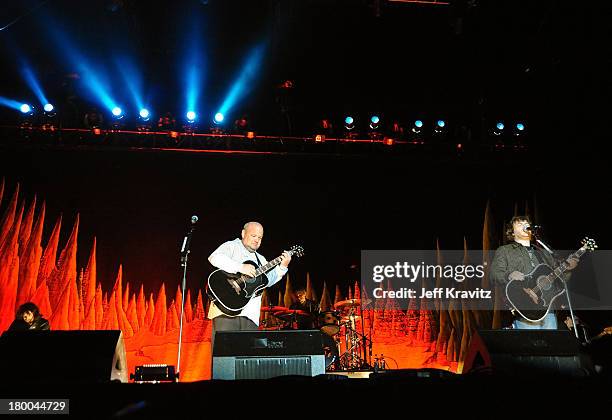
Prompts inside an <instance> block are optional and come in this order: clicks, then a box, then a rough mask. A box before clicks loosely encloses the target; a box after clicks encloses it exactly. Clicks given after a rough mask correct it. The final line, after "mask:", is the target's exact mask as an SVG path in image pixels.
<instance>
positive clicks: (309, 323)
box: [289, 289, 319, 330]
mask: <svg viewBox="0 0 612 420" xmlns="http://www.w3.org/2000/svg"><path fill="white" fill-rule="evenodd" d="M295 294H296V296H297V302H295V303H293V304H292V305H291V307H290V308H289V309H297V310H300V311H304V312H307V313H308V314H310V316H308V317H300V318H298V319H297V324H298V329H300V330H308V329H313V328H315V323H316V320H317V317H318V315H319V304H318V303H316V302H313V301H312V300H310V299H307V298H306V290H305V289H298V290H296V291H295Z"/></svg>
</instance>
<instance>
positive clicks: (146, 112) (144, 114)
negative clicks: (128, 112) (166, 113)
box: [138, 108, 151, 120]
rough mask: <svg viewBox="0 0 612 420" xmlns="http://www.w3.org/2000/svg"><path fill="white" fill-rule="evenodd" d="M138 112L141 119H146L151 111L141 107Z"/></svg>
mask: <svg viewBox="0 0 612 420" xmlns="http://www.w3.org/2000/svg"><path fill="white" fill-rule="evenodd" d="M138 114H139V115H140V118H142V119H143V120H148V119H149V117H150V116H151V113H150V112H149V110H148V109H146V108H142V109H141V110H140V112H139V113H138Z"/></svg>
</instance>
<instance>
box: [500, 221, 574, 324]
mask: <svg viewBox="0 0 612 420" xmlns="http://www.w3.org/2000/svg"><path fill="white" fill-rule="evenodd" d="M506 236H507V238H508V239H510V240H511V241H512V242H511V243H509V244H507V245H503V246H501V247H499V248H498V249H497V251H496V252H495V256H494V257H493V261H492V263H491V266H492V267H491V277H492V279H493V280H494V281H495V282H497V283H499V284H502V285H504V286H505V287H506V299H507V300H508V303H509V305H510V306H511V307H512V312H513V313H514V314H515V320H514V322H513V324H512V326H513V328H515V329H557V325H558V324H557V318H556V315H555V313H554V311H553V310H551V306H550V305H551V303H552V302H550V300H549V301H546V300H545V299H544V297H545V296H547V295H546V294H545V293H543V292H544V291H546V292H548V290H550V289H552V287H550V286H553V284H552V283H553V282H555V281H558V278H557V277H558V276H559V275H560V276H561V277H562V278H563V279H564V280H567V279H568V278H569V273H567V271H570V270H573V269H574V268H576V266H577V265H578V256H579V253H574V254H572V255H571V256H570V257H569V258H568V259H567V260H565V261H564V262H562V263H561V264H560V265H559V264H557V263H556V261H555V260H554V259H553V257H552V256H551V255H550V254H548V253H547V252H540V251H539V250H536V249H535V248H533V247H532V246H531V222H530V220H529V218H528V217H527V216H515V217H513V218H512V220H511V221H510V224H509V227H508V230H507V232H506ZM581 249H582V248H581ZM580 255H581V254H580ZM544 264H545V265H544ZM539 267H549V268H550V269H555V268H556V267H562V269H558V268H557V270H558V271H557V272H555V273H553V274H549V275H546V276H545V275H541V276H540V275H538V274H536V279H535V280H534V281H533V282H531V280H532V279H531V278H530V274H531V273H533V272H534V271H537V269H539ZM540 279H544V281H543V283H545V284H540V283H541V281H540ZM548 279H549V280H550V283H547V280H548ZM534 285H535V286H534ZM511 286H512V287H511ZM547 286H548V289H546V290H544V288H545V287H547ZM560 294H561V291H558V292H557V294H556V295H552V300H554V299H555V298H556V297H557V296H559V295H560ZM529 309H533V310H532V311H531V312H529V311H528V310H529ZM536 312H537V313H538V315H531V314H533V313H536Z"/></svg>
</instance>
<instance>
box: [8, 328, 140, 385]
mask: <svg viewBox="0 0 612 420" xmlns="http://www.w3.org/2000/svg"><path fill="white" fill-rule="evenodd" d="M0 360H2V362H3V363H4V369H3V373H4V374H5V375H8V376H7V378H9V380H11V381H15V382H19V383H94V382H109V381H121V382H127V381H128V368H127V359H126V355H125V346H124V343H123V334H122V333H121V331H120V330H106V331H7V332H5V333H4V334H2V336H1V337H0Z"/></svg>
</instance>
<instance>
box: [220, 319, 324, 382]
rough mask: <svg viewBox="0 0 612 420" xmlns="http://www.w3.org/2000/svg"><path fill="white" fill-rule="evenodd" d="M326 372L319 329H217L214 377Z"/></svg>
mask: <svg viewBox="0 0 612 420" xmlns="http://www.w3.org/2000/svg"><path fill="white" fill-rule="evenodd" d="M323 374H325V353H324V351H323V338H322V335H321V332H320V331H319V330H288V331H218V332H217V333H216V335H215V346H214V349H213V367H212V378H213V379H228V380H233V379H268V378H273V377H277V376H286V375H299V376H316V375H323Z"/></svg>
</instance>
